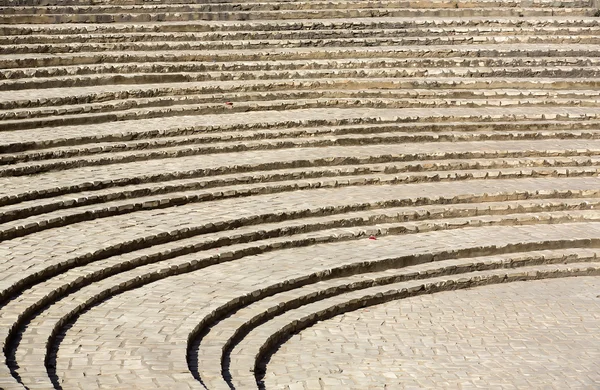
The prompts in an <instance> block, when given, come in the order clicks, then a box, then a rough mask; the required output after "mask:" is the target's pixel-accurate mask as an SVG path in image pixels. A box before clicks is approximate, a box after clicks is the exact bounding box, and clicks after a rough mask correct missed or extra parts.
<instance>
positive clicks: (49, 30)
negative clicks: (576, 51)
mask: <svg viewBox="0 0 600 390" xmlns="http://www.w3.org/2000/svg"><path fill="white" fill-rule="evenodd" d="M564 26H582V27H597V26H598V20H597V19H596V18H594V17H581V16H575V17H573V18H569V17H525V16H519V17H512V18H506V17H471V18H423V17H413V18H394V17H381V18H352V19H347V20H345V19H321V20H313V19H297V20H292V21H286V20H277V21H273V20H271V21H269V20H265V21H244V22H236V21H229V22H228V21H221V22H210V21H205V22H195V21H188V22H181V21H179V22H168V21H163V22H158V23H156V22H148V23H144V24H93V23H80V24H67V25H61V24H45V25H44V24H33V25H31V24H29V25H27V24H21V25H19V24H12V25H10V24H8V25H2V26H0V32H1V33H2V35H32V34H33V35H35V34H49V35H73V34H92V33H104V34H111V33H112V34H121V33H143V32H145V33H152V32H162V33H173V32H217V31H218V32H226V31H281V30H282V29H283V30H290V29H298V30H303V29H306V30H319V29H342V30H347V29H352V28H354V29H367V28H372V29H377V28H379V29H385V28H388V29H408V28H440V27H513V28H522V27H548V28H554V27H564Z"/></svg>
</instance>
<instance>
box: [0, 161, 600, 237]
mask: <svg viewBox="0 0 600 390" xmlns="http://www.w3.org/2000/svg"><path fill="white" fill-rule="evenodd" d="M599 173H600V168H598V167H594V168H589V167H584V168H580V167H563V168H559V169H549V168H547V167H544V168H526V169H522V168H516V169H515V168H512V169H510V168H508V169H501V170H490V169H477V170H461V171H441V172H440V171H431V172H427V173H411V174H401V175H382V174H374V175H356V176H351V177H349V178H347V179H346V178H345V179H342V180H340V179H336V178H330V179H324V178H317V179H304V180H293V181H280V182H277V183H276V184H262V185H237V186H225V187H217V188H216V189H213V190H212V191H211V190H208V191H207V190H204V191H198V190H188V191H185V192H175V193H168V194H166V195H154V196H146V197H140V198H136V199H135V200H133V201H132V200H130V199H126V200H118V201H110V202H106V203H101V204H100V205H97V204H93V205H90V206H79V207H75V208H70V207H69V208H66V209H59V210H56V211H50V212H47V213H44V214H41V215H34V216H29V217H24V218H21V219H16V220H12V221H8V222H4V223H2V224H0V242H1V241H5V240H11V239H14V238H17V237H24V236H26V235H30V234H34V233H38V232H40V231H43V230H49V229H55V228H57V227H62V226H68V225H71V224H74V223H79V222H83V221H90V220H94V219H99V218H109V217H112V216H116V215H125V214H130V213H135V212H138V211H142V210H152V209H155V210H156V209H167V210H168V209H169V208H172V207H179V206H182V205H186V204H193V203H198V202H208V201H215V200H221V199H228V198H235V197H248V196H252V195H257V194H274V193H285V192H292V191H298V190H305V191H306V190H311V189H316V188H340V187H347V186H372V185H398V184H415V183H427V182H435V183H437V182H456V181H471V180H508V179H527V178H538V177H555V178H556V177H572V178H575V177H597V176H598V174H599ZM72 203H74V202H73V201H71V204H72ZM579 203H580V202H577V205H579ZM67 204H68V205H69V206H70V205H71V204H69V203H67ZM597 206H598V205H596V206H594V205H591V206H589V207H591V208H594V207H597ZM578 207H579V206H578Z"/></svg>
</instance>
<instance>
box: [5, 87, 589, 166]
mask: <svg viewBox="0 0 600 390" xmlns="http://www.w3.org/2000/svg"><path fill="white" fill-rule="evenodd" d="M500 93H501V92H498V94H500ZM542 93H544V92H541V93H537V92H532V95H533V96H539V94H542ZM586 93H587V91H582V94H586ZM517 95H518V96H521V94H520V93H517ZM556 95H558V96H561V95H560V93H557V94H556ZM505 96H512V94H511V93H510V92H506V93H505ZM362 119H363V120H359V121H356V122H354V123H359V124H341V123H339V122H338V123H333V122H328V121H317V122H314V121H313V122H311V123H303V122H296V123H294V122H291V123H272V124H270V125H265V127H262V128H261V127H259V126H255V125H253V124H248V125H234V126H231V125H228V126H217V127H211V126H197V127H193V128H175V129H169V130H163V131H160V132H159V131H147V132H139V133H135V134H110V135H107V136H101V137H94V136H90V137H86V136H85V135H83V136H80V137H78V138H58V139H47V140H37V141H36V140H31V141H29V140H27V141H24V142H14V143H5V144H1V143H0V161H2V162H4V163H12V162H17V161H29V160H43V159H47V158H53V157H54V158H57V157H74V156H80V155H90V154H96V153H106V152H110V151H122V150H124V149H125V148H128V147H134V146H135V145H137V144H139V143H143V142H146V145H147V147H152V146H156V145H160V143H161V142H162V143H164V142H169V141H170V140H174V141H175V142H179V141H178V140H184V139H188V138H189V139H190V140H192V139H194V138H196V137H204V138H205V139H206V141H208V142H210V141H211V140H213V141H214V140H218V139H220V138H222V139H223V140H224V141H246V140H258V139H273V138H278V137H279V138H281V137H282V136H283V137H286V136H285V135H287V137H288V138H291V137H296V138H307V137H314V136H344V135H348V134H365V135H366V134H372V135H376V134H379V133H386V132H397V133H401V134H403V133H404V134H414V133H421V132H429V133H445V132H455V133H461V132H464V133H479V132H506V131H513V132H524V133H531V134H535V133H536V132H552V131H555V132H560V131H571V132H572V133H573V134H584V133H586V132H593V131H595V130H596V129H599V128H600V122H598V121H594V120H591V119H588V120H586V121H545V122H540V121H519V122H502V121H497V122H493V123H490V122H480V123H478V122H471V123H469V122H455V123H452V122H439V123H435V122H434V123H420V122H412V121H408V123H406V122H404V121H401V120H396V121H393V120H392V121H382V120H371V119H370V118H362ZM347 123H352V122H347ZM20 134H22V133H20ZM7 135H11V133H7ZM23 138H24V139H26V137H23ZM11 153H12V154H11Z"/></svg>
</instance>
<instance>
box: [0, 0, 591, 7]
mask: <svg viewBox="0 0 600 390" xmlns="http://www.w3.org/2000/svg"><path fill="white" fill-rule="evenodd" d="M364 2H365V1H364V0H363V1H362V2H358V1H357V2H355V3H357V4H361V3H364ZM219 3H220V4H216V5H214V4H213V6H222V5H227V6H229V7H234V6H237V7H242V6H244V4H250V5H252V4H255V3H258V4H278V5H280V6H290V5H289V3H290V2H289V0H276V1H273V0H246V1H244V2H242V3H240V2H238V1H231V0H226V1H220V2H219ZM367 3H368V2H367ZM398 3H401V2H400V1H399V2H398ZM93 4H94V5H95V6H98V7H108V6H114V5H115V2H114V1H107V0H96V1H94V3H93ZM116 4H118V5H120V6H138V7H139V6H152V7H170V6H173V5H174V4H177V5H180V6H194V5H196V6H198V5H199V4H204V3H203V2H200V3H198V2H194V1H190V0H174V1H169V2H161V1H154V0H119V2H118V3H116ZM300 4H304V5H305V6H306V5H307V4H308V3H306V2H300ZM310 4H312V2H311V3H310ZM402 4H405V6H416V7H417V8H418V7H423V6H435V7H444V6H446V7H457V6H458V7H472V6H479V7H485V6H496V7H497V6H504V7H517V6H522V5H527V6H530V7H536V6H537V7H592V6H594V2H593V1H592V0H561V1H555V0H511V1H502V2H499V1H497V0H471V1H455V2H452V3H451V4H449V2H448V1H443V0H437V1H435V0H434V1H412V2H409V1H404V2H402ZM0 6H3V7H9V6H10V7H58V6H62V7H82V6H90V3H89V1H87V0H67V1H64V0H60V1H58V0H2V1H0Z"/></svg>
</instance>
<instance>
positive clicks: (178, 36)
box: [0, 25, 600, 53]
mask: <svg viewBox="0 0 600 390" xmlns="http://www.w3.org/2000/svg"><path fill="white" fill-rule="evenodd" d="M546 34H549V35H552V36H565V37H566V36H583V37H593V36H597V35H598V34H600V33H599V32H598V29H597V28H594V27H588V26H578V25H574V26H562V27H437V28H408V29H389V28H383V29H379V28H378V29H375V28H368V29H367V28H364V29H352V30H339V29H311V30H308V31H307V30H296V29H294V30H281V31H272V30H269V31H253V30H249V31H220V32H198V33H191V32H180V33H121V34H116V33H112V34H69V35H48V34H43V35H42V34H39V35H33V34H30V35H5V36H1V37H0V44H2V45H6V46H10V47H14V48H15V49H16V50H20V49H22V48H33V49H35V50H38V51H37V52H40V53H47V52H48V50H56V49H58V50H62V51H63V52H71V51H64V48H63V47H62V46H58V47H57V46H56V45H64V44H73V43H80V44H88V45H90V44H108V43H112V44H117V43H122V42H127V43H128V44H133V43H136V42H157V43H158V44H161V42H194V41H198V40H201V41H205V42H213V41H243V40H261V41H272V40H290V39H292V40H296V39H319V38H327V39H331V38H337V39H340V38H345V39H348V38H370V37H377V36H382V37H385V36H393V37H396V38H399V37H414V38H419V39H430V40H431V39H434V37H436V36H444V37H447V36H448V35H452V36H454V37H461V36H466V37H467V39H475V37H488V36H490V37H496V38H501V37H505V36H506V37H514V36H517V35H518V36H538V37H540V36H543V35H546ZM587 39H589V38H587ZM406 43H407V44H410V43H411V40H407V41H406ZM23 45H28V46H23ZM33 45H52V46H51V47H47V46H33ZM10 47H9V48H6V49H5V50H9V49H10ZM83 47H85V46H78V47H73V46H72V45H71V46H69V48H73V49H78V50H79V51H84V50H83ZM94 47H95V46H94ZM92 51H93V50H92ZM29 52H32V51H29ZM7 53H8V51H7Z"/></svg>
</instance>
